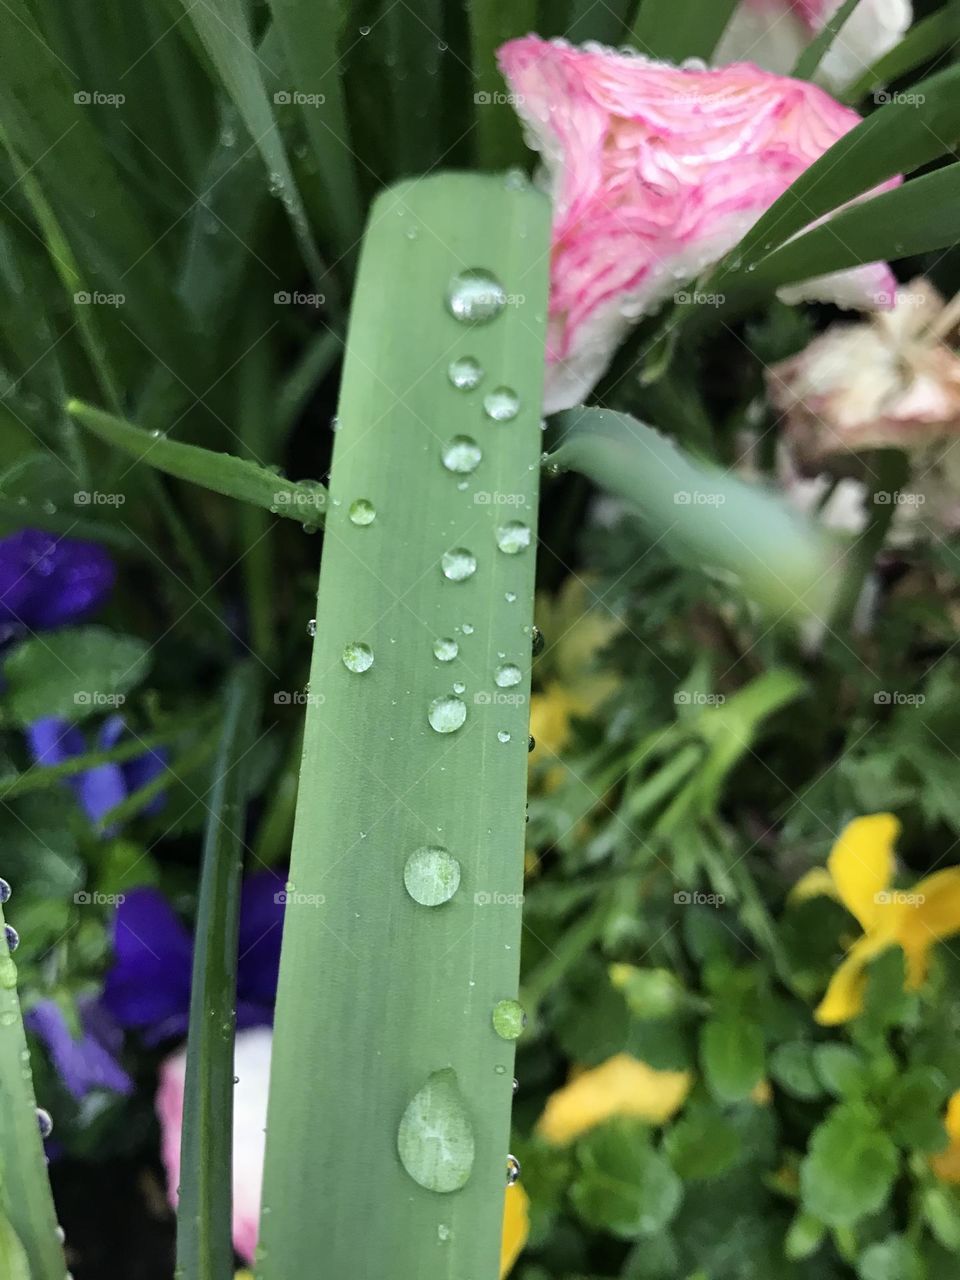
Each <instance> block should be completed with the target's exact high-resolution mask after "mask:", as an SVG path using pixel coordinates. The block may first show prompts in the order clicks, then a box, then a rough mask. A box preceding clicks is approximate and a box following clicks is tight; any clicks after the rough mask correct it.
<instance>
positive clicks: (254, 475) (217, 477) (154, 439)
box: [67, 400, 327, 528]
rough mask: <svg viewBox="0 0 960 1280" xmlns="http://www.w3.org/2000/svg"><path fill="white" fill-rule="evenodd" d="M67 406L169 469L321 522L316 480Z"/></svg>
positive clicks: (99, 432) (322, 500)
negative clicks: (298, 481)
mask: <svg viewBox="0 0 960 1280" xmlns="http://www.w3.org/2000/svg"><path fill="white" fill-rule="evenodd" d="M67 412H68V413H70V414H72V415H73V417H74V418H76V420H77V421H78V422H79V423H80V424H81V426H83V427H86V429H87V430H88V431H91V432H92V433H93V434H94V435H95V436H97V437H98V439H100V440H103V441H105V442H106V443H107V444H109V445H113V446H114V448H117V449H121V450H122V451H123V452H124V453H126V454H129V455H130V457H132V458H136V459H137V461H138V462H146V463H147V464H148V465H149V466H151V467H155V468H156V469H157V470H158V471H164V472H166V473H167V475H171V476H176V477H177V479H179V480H189V481H190V482H191V484H198V485H202V486H203V487H204V488H205V489H212V490H213V491H214V492H215V493H222V494H225V495H226V497H228V498H236V499H238V500H239V501H240V502H252V503H253V504H254V506H258V507H265V508H266V510H268V511H271V512H273V514H274V515H279V516H287V517H289V519H291V520H299V521H300V522H301V523H302V524H305V525H309V526H313V527H314V528H315V527H316V526H317V525H319V524H322V523H323V514H324V510H325V507H326V502H327V492H326V490H325V489H324V487H323V485H322V484H320V483H319V482H317V484H316V486H315V487H314V486H312V485H309V484H302V483H301V484H294V483H293V482H292V481H290V480H286V479H284V477H283V476H280V475H277V473H276V472H274V471H271V470H270V469H269V468H268V467H261V466H259V465H258V464H257V463H255V462H250V461H248V459H246V458H238V457H235V456H234V455H233V454H231V453H217V452H215V451H214V450H212V449H202V448H201V447H200V446H199V445H195V444H184V443H183V442H182V441H180V440H168V439H167V438H166V437H165V436H163V435H153V434H152V433H151V432H148V431H143V430H142V429H141V428H140V427H135V426H134V425H133V423H131V422H125V421H124V420H123V419H122V418H116V417H114V416H113V415H112V414H109V413H104V412H103V411H102V410H100V409H95V408H93V406H92V405H89V404H84V403H83V402H82V401H80V400H70V401H68V402H67Z"/></svg>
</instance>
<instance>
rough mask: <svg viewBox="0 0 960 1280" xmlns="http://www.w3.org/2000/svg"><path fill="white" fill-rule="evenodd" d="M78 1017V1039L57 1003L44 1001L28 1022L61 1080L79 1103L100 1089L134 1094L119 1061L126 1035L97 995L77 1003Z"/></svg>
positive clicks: (31, 1012) (32, 1010)
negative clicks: (41, 1042) (103, 1006)
mask: <svg viewBox="0 0 960 1280" xmlns="http://www.w3.org/2000/svg"><path fill="white" fill-rule="evenodd" d="M77 1014H78V1017H79V1021H80V1035H79V1036H78V1037H76V1036H74V1034H73V1032H72V1031H71V1029H70V1027H69V1026H68V1025H67V1020H66V1018H65V1017H64V1014H63V1010H62V1009H61V1008H60V1006H59V1005H58V1004H57V1002H56V1001H55V1000H41V1001H40V1003H39V1004H37V1005H35V1006H34V1007H33V1008H32V1009H31V1010H30V1012H29V1013H28V1014H27V1015H26V1018H25V1019H24V1021H25V1022H26V1025H27V1027H28V1028H29V1029H30V1030H31V1031H32V1032H33V1033H34V1035H36V1036H37V1037H39V1039H40V1040H42V1041H43V1043H44V1044H45V1045H46V1047H47V1052H48V1053H49V1054H50V1057H51V1059H52V1061H53V1065H54V1066H55V1067H56V1069H57V1073H58V1075H59V1076H60V1079H61V1080H62V1081H63V1083H64V1086H65V1087H66V1089H67V1090H68V1092H69V1093H71V1094H72V1095H73V1097H74V1098H76V1100H77V1101H78V1102H82V1101H83V1099H84V1098H85V1097H86V1096H87V1094H88V1093H93V1092H94V1091H95V1090H97V1089H103V1090H108V1091H110V1092H112V1093H132V1092H133V1081H132V1080H131V1079H130V1077H129V1076H128V1075H127V1073H126V1072H125V1071H124V1069H123V1068H122V1067H121V1066H120V1064H119V1062H118V1061H117V1055H118V1054H119V1052H120V1048H121V1046H122V1044H123V1032H122V1031H121V1030H120V1028H119V1027H118V1026H117V1025H116V1023H115V1022H114V1021H113V1019H112V1018H111V1017H110V1015H109V1014H108V1013H107V1011H106V1010H105V1009H104V1008H102V1006H101V1005H100V1003H99V1002H98V1001H97V1000H96V999H95V997H93V996H83V997H81V998H80V999H79V1000H78V1001H77Z"/></svg>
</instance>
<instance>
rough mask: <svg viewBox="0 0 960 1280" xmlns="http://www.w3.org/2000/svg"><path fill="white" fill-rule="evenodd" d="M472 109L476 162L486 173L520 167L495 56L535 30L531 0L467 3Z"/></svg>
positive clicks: (521, 152)
mask: <svg viewBox="0 0 960 1280" xmlns="http://www.w3.org/2000/svg"><path fill="white" fill-rule="evenodd" d="M469 12H470V43H471V47H472V56H473V83H474V98H473V100H474V104H475V107H476V120H477V136H478V140H479V141H478V147H479V154H480V162H481V164H483V165H485V166H486V167H488V168H491V169H500V168H503V167H504V166H505V165H508V164H511V163H518V162H519V163H522V161H523V160H524V158H525V148H524V145H523V139H522V137H521V134H520V125H519V124H518V122H517V114H516V112H515V110H514V109H513V107H512V106H511V105H510V104H509V102H508V101H507V93H506V86H505V85H504V81H503V76H502V75H501V74H500V68H499V67H498V66H497V50H498V49H499V48H500V46H501V45H502V44H504V43H505V41H507V40H512V39H513V38H514V37H515V36H523V35H526V34H527V32H528V31H533V30H534V29H535V28H536V15H537V5H536V0H469Z"/></svg>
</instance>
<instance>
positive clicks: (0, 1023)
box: [0, 1009, 17, 1027]
mask: <svg viewBox="0 0 960 1280" xmlns="http://www.w3.org/2000/svg"><path fill="white" fill-rule="evenodd" d="M16 1021H17V1015H16V1014H15V1013H14V1012H13V1011H12V1010H11V1009H7V1010H6V1012H4V1013H0V1027H12V1026H13V1025H14V1023H15V1022H16Z"/></svg>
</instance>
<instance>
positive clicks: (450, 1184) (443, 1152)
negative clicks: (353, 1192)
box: [397, 1067, 476, 1192]
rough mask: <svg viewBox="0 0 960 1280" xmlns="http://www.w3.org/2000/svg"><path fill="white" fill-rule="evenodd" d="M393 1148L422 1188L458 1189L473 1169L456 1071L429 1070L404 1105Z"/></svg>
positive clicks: (469, 1130) (470, 1131)
mask: <svg viewBox="0 0 960 1280" xmlns="http://www.w3.org/2000/svg"><path fill="white" fill-rule="evenodd" d="M397 1151H398V1152H399V1153H400V1160H401V1161H402V1163H403V1167H404V1168H405V1169H406V1171H407V1173H409V1175H410V1177H411V1178H413V1180H414V1182H417V1183H419V1184H420V1186H421V1187H426V1189H427V1190H428V1191H441V1192H448V1191H459V1190H460V1188H461V1187H463V1186H466V1184H467V1180H468V1179H469V1177H470V1172H471V1170H472V1169H473V1158H474V1155H475V1153H476V1146H475V1143H474V1138H473V1126H472V1125H471V1123H470V1116H469V1114H468V1112H467V1105H466V1103H465V1102H464V1099H463V1094H462V1093H461V1092H460V1085H459V1084H458V1082H457V1073H456V1072H455V1071H453V1070H452V1069H451V1068H449V1067H446V1068H445V1069H444V1070H443V1071H435V1072H434V1073H433V1075H431V1076H430V1077H429V1078H428V1079H427V1082H426V1084H425V1085H424V1086H423V1088H422V1089H420V1090H418V1091H417V1093H416V1094H414V1096H413V1098H412V1099H411V1100H410V1102H409V1104H408V1105H407V1109H406V1111H404V1113H403V1118H402V1119H401V1121H400V1128H399V1130H398V1132H397Z"/></svg>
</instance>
